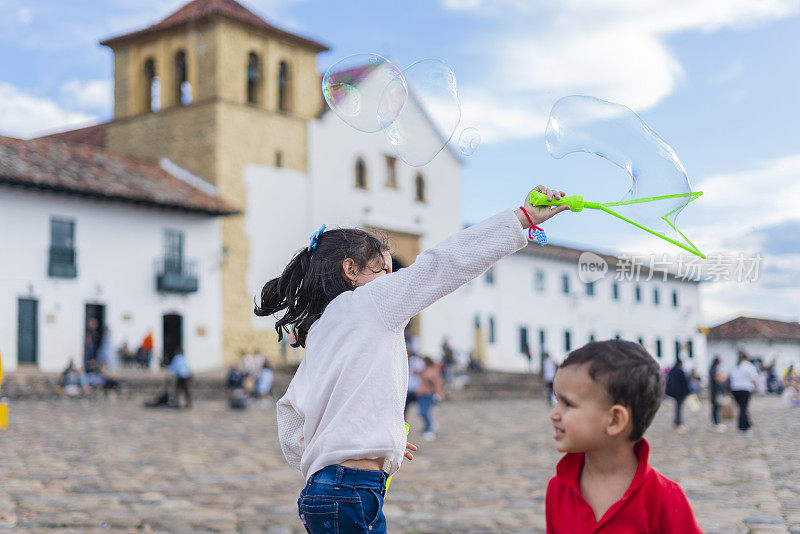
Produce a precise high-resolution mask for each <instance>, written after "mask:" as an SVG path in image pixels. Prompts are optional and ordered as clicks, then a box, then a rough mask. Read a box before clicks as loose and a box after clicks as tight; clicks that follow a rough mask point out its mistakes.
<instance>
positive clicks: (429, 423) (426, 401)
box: [417, 395, 433, 432]
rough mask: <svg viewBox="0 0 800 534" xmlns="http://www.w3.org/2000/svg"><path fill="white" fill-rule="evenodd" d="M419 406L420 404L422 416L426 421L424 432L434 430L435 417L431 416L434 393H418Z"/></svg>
mask: <svg viewBox="0 0 800 534" xmlns="http://www.w3.org/2000/svg"><path fill="white" fill-rule="evenodd" d="M417 406H419V415H420V417H422V419H423V420H424V421H425V429H424V430H423V432H429V431H431V430H433V417H432V416H431V409H432V408H433V395H417Z"/></svg>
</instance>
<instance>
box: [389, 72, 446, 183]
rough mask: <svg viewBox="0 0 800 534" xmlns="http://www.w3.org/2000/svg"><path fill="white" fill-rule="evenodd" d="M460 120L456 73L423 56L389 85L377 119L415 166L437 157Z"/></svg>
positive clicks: (394, 147)
mask: <svg viewBox="0 0 800 534" xmlns="http://www.w3.org/2000/svg"><path fill="white" fill-rule="evenodd" d="M404 95H407V98H405V100H404V101H403V105H399V104H400V101H401V99H402V98H401V97H403V96H404ZM460 120H461V104H460V102H459V100H458V91H457V89H456V76H455V74H454V73H453V70H452V69H451V68H450V67H449V66H448V65H447V63H445V62H444V61H440V60H438V59H424V60H422V61H418V62H416V63H414V64H412V65H411V66H410V67H408V68H407V69H405V70H403V71H402V72H401V73H400V74H398V75H397V76H396V77H395V78H394V79H393V80H391V81H390V82H389V83H388V84H387V85H386V87H385V89H384V91H383V94H382V96H381V99H380V103H379V105H378V122H379V123H380V125H381V127H382V128H383V129H384V133H385V134H386V139H387V140H388V141H389V144H390V145H391V147H392V150H393V151H394V153H395V154H396V155H397V157H399V158H400V159H402V160H403V161H404V162H406V163H407V164H409V165H411V166H413V167H421V166H422V165H425V164H427V163H429V162H430V161H431V160H432V159H433V158H434V157H436V155H437V154H438V153H439V152H441V150H442V149H443V148H444V147H445V146H446V145H447V143H448V142H449V141H450V138H451V137H453V133H454V132H455V131H456V127H458V123H459V122H460Z"/></svg>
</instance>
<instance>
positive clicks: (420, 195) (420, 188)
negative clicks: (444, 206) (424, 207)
mask: <svg viewBox="0 0 800 534" xmlns="http://www.w3.org/2000/svg"><path fill="white" fill-rule="evenodd" d="M414 186H415V190H416V197H415V198H416V200H417V202H425V179H424V178H423V177H422V174H417V177H416V178H414Z"/></svg>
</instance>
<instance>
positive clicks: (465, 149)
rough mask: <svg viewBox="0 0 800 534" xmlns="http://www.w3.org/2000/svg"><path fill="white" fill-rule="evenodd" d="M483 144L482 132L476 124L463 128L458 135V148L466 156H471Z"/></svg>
mask: <svg viewBox="0 0 800 534" xmlns="http://www.w3.org/2000/svg"><path fill="white" fill-rule="evenodd" d="M480 144H481V133H480V132H479V131H478V129H477V128H475V127H474V126H469V127H467V128H464V129H463V130H461V135H459V136H458V150H459V151H460V152H461V154H463V155H464V156H471V155H473V154H474V153H475V151H476V150H477V149H478V146H479V145H480Z"/></svg>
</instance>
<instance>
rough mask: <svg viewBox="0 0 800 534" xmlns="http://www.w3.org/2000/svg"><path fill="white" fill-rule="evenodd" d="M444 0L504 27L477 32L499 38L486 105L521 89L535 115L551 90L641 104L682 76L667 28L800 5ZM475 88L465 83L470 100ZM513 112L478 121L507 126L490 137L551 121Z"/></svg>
mask: <svg viewBox="0 0 800 534" xmlns="http://www.w3.org/2000/svg"><path fill="white" fill-rule="evenodd" d="M440 2H441V3H442V5H443V6H444V7H445V8H447V9H450V10H458V11H461V12H473V13H474V14H475V16H476V17H480V18H482V19H487V20H492V22H493V23H495V26H496V27H497V29H496V30H493V34H491V35H484V36H477V38H478V39H480V40H481V41H484V42H488V43H492V46H490V47H486V48H485V49H484V50H483V52H482V56H483V57H480V58H476V59H478V60H480V61H481V62H482V63H485V64H486V65H489V66H490V67H489V68H488V69H487V72H486V75H485V77H484V78H483V79H482V80H480V83H491V85H492V87H493V90H492V92H491V93H487V94H486V95H485V96H486V98H483V99H481V100H480V107H483V108H486V107H489V108H496V109H510V106H509V102H514V101H515V99H516V100H517V101H519V102H523V104H522V107H521V108H516V109H514V113H519V114H520V115H523V116H530V117H534V116H538V117H540V116H541V115H542V114H544V115H545V117H546V114H547V112H548V111H549V109H542V107H543V104H542V102H541V100H542V98H541V97H542V96H545V95H548V96H549V102H550V104H552V102H553V101H554V100H555V99H556V98H558V97H560V96H564V95H566V94H589V95H592V96H597V97H599V98H603V99H605V100H610V101H614V102H619V103H621V104H625V105H626V106H628V107H630V108H632V109H634V110H639V111H640V110H643V109H647V108H650V107H652V106H655V105H656V104H658V103H659V102H660V101H661V100H663V99H664V98H665V97H666V96H668V95H669V94H671V93H672V92H673V91H674V90H675V89H676V87H678V85H679V84H680V83H681V81H682V80H683V78H684V71H683V68H682V67H681V65H680V62H679V61H678V59H677V58H676V57H675V55H674V54H673V53H672V51H671V50H670V49H669V47H668V46H667V44H666V39H667V37H669V36H671V35H672V34H675V33H678V32H682V31H688V30H699V31H704V32H712V31H716V30H718V29H720V28H731V27H732V28H741V27H746V26H752V25H756V24H759V23H763V22H765V21H770V20H775V19H779V18H782V17H786V16H789V15H792V14H795V13H798V12H800V3H798V2H796V1H795V0H671V1H669V2H664V1H663V0H547V1H546V2H530V1H528V0H495V1H492V2H485V1H480V0H440ZM487 26H490V25H487ZM471 51H472V49H471ZM734 74H735V73H734ZM472 92H473V93H476V92H478V91H476V90H472ZM468 93H469V90H468V89H465V91H464V92H463V96H462V99H463V100H466V95H467V94H468ZM526 99H527V100H526ZM490 100H493V103H492V102H490ZM507 115H509V113H499V114H496V115H489V114H484V116H482V117H481V120H482V122H481V123H479V124H477V125H476V126H477V127H478V128H480V129H481V130H482V131H484V130H486V131H498V132H501V135H499V136H489V138H488V139H489V140H490V141H501V140H502V139H504V138H517V137H526V136H528V135H530V132H531V130H532V129H533V131H537V132H538V131H543V130H544V124H541V125H537V126H536V127H535V128H531V127H530V125H528V124H524V123H522V121H520V123H519V124H517V125H515V124H514V123H513V121H509V120H508V117H507ZM540 120H541V119H540Z"/></svg>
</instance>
